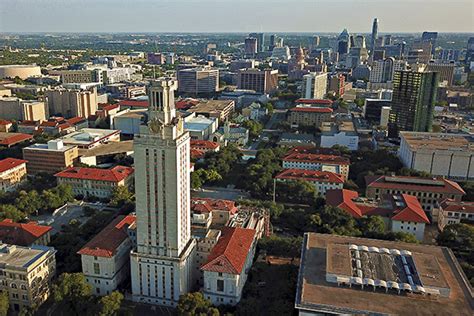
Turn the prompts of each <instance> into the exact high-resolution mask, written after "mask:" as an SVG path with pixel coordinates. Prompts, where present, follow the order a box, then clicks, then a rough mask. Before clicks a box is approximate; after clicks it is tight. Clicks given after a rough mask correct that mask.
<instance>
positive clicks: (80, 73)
mask: <svg viewBox="0 0 474 316" xmlns="http://www.w3.org/2000/svg"><path fill="white" fill-rule="evenodd" d="M97 72H98V71H97ZM97 72H96V71H94V70H64V71H60V72H59V75H60V76H61V82H62V83H90V82H99V80H98V79H100V78H98V73H97Z"/></svg>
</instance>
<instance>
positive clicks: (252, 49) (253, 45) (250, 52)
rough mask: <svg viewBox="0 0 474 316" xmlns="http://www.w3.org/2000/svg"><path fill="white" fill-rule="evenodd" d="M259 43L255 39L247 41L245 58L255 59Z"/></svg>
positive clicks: (249, 38)
mask: <svg viewBox="0 0 474 316" xmlns="http://www.w3.org/2000/svg"><path fill="white" fill-rule="evenodd" d="M257 48H258V41H257V39H256V38H254V37H247V38H246V39H245V56H248V57H253V56H255V54H256V53H257Z"/></svg>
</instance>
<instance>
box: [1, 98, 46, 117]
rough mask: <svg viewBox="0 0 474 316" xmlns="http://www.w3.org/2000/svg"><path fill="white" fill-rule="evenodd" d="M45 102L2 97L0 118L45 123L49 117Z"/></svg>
mask: <svg viewBox="0 0 474 316" xmlns="http://www.w3.org/2000/svg"><path fill="white" fill-rule="evenodd" d="M47 113H48V112H47V108H46V107H45V104H44V102H40V101H36V100H22V99H20V98H17V97H0V117H1V118H2V119H5V120H18V121H44V120H46V118H47V117H48V115H47Z"/></svg>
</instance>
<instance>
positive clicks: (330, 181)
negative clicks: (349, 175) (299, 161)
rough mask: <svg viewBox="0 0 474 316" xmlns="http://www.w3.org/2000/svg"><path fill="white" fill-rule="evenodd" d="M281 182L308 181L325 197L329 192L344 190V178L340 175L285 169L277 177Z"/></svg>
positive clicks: (319, 194)
mask: <svg viewBox="0 0 474 316" xmlns="http://www.w3.org/2000/svg"><path fill="white" fill-rule="evenodd" d="M275 179H277V180H279V181H306V182H309V183H311V184H313V185H314V188H315V190H316V193H317V194H318V196H325V195H326V192H327V191H328V190H333V189H342V188H343V186H344V177H343V176H342V175H340V174H337V173H333V172H327V171H317V170H303V169H285V170H283V171H282V172H280V173H279V174H277V175H276V176H275Z"/></svg>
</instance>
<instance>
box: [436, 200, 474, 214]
mask: <svg viewBox="0 0 474 316" xmlns="http://www.w3.org/2000/svg"><path fill="white" fill-rule="evenodd" d="M440 206H441V208H442V209H443V211H444V212H458V213H470V214H474V202H467V201H462V202H457V201H454V200H451V199H445V200H444V201H442V202H441V203H440Z"/></svg>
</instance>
